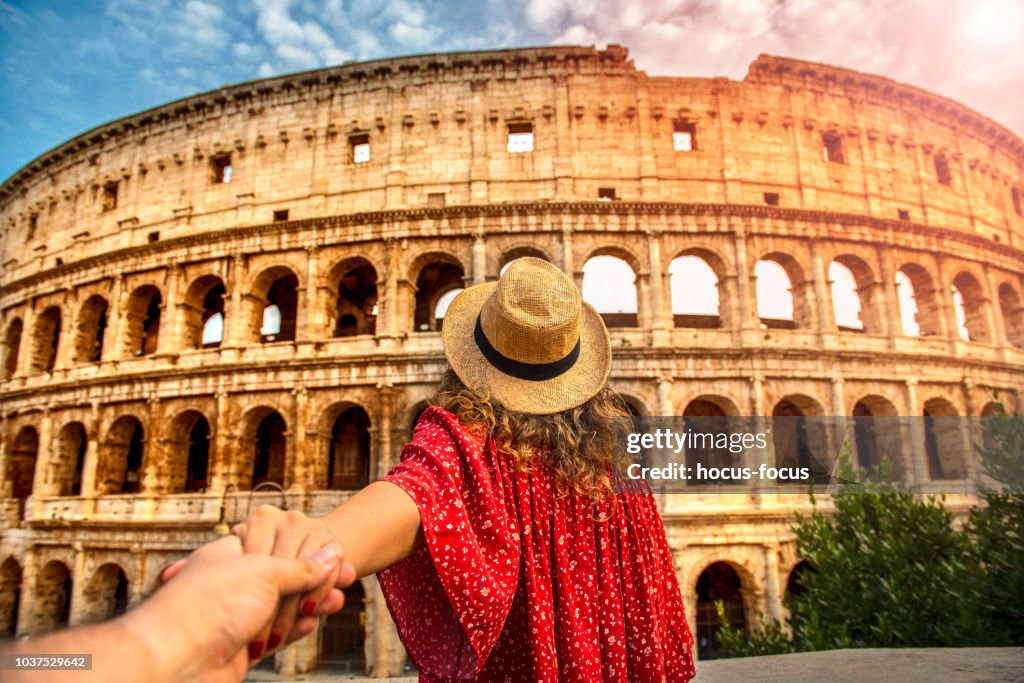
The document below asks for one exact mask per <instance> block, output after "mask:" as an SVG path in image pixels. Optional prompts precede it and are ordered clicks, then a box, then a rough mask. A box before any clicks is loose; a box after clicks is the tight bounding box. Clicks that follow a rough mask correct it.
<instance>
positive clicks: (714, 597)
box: [694, 560, 753, 660]
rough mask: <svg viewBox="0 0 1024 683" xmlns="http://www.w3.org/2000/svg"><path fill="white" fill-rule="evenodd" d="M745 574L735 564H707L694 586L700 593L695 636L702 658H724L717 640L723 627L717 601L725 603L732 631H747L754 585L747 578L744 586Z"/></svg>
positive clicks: (724, 562)
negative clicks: (717, 609) (716, 607)
mask: <svg viewBox="0 0 1024 683" xmlns="http://www.w3.org/2000/svg"><path fill="white" fill-rule="evenodd" d="M744 574H746V572H743V571H742V568H741V567H738V566H736V565H735V564H733V563H732V562H728V561H723V560H718V561H715V562H712V563H710V564H708V565H706V566H705V567H704V569H703V570H701V572H700V574H699V575H698V576H697V581H696V585H695V586H694V588H695V592H696V594H697V623H696V624H695V628H694V636H695V638H696V640H697V642H696V645H697V656H698V658H699V659H701V660H709V659H717V658H718V657H720V656H721V642H720V641H719V640H718V631H719V630H720V629H721V625H720V623H719V620H718V613H717V611H716V609H715V602H716V601H719V600H721V601H722V603H723V606H724V607H725V614H726V616H727V617H728V619H729V624H730V625H731V626H732V627H733V628H738V629H740V630H743V631H747V611H748V609H749V607H750V606H749V604H748V603H749V602H750V598H751V591H752V588H753V583H752V578H750V577H747V582H746V583H745V582H744V576H743V575H744Z"/></svg>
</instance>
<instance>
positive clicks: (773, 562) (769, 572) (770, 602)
mask: <svg viewBox="0 0 1024 683" xmlns="http://www.w3.org/2000/svg"><path fill="white" fill-rule="evenodd" d="M764 564H765V602H766V603H767V607H768V614H767V617H768V619H769V621H770V620H775V621H779V622H783V621H785V609H784V608H783V605H782V594H783V592H784V589H783V588H782V585H781V584H782V581H781V577H780V576H779V549H778V547H777V546H774V545H768V546H765V548H764Z"/></svg>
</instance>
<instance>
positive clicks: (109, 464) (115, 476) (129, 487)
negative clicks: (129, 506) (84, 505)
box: [96, 415, 145, 496]
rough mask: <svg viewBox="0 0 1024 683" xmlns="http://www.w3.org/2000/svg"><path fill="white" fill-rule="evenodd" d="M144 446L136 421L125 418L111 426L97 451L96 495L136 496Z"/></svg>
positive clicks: (128, 416)
mask: <svg viewBox="0 0 1024 683" xmlns="http://www.w3.org/2000/svg"><path fill="white" fill-rule="evenodd" d="M144 444H145V435H144V432H143V430H142V423H141V422H139V420H138V419H137V418H135V417H133V416H131V415H125V416H122V417H119V418H118V419H117V420H116V421H115V422H114V424H113V425H111V427H110V430H109V431H108V432H107V438H106V439H104V440H103V443H101V444H100V448H99V458H98V462H97V465H96V493H97V494H98V495H101V496H105V495H113V494H119V493H138V492H139V485H140V478H141V475H142V457H143V449H144Z"/></svg>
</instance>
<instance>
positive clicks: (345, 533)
mask: <svg viewBox="0 0 1024 683" xmlns="http://www.w3.org/2000/svg"><path fill="white" fill-rule="evenodd" d="M322 521H323V522H324V524H326V525H327V528H328V529H330V531H331V532H332V533H334V535H335V536H337V537H338V540H339V541H341V544H342V547H344V548H345V559H346V560H347V561H349V562H351V563H352V566H353V567H355V570H356V576H358V577H362V576H366V575H368V574H375V573H377V572H378V571H380V570H381V569H384V568H386V567H390V566H391V565H393V564H394V563H396V562H399V561H401V560H403V559H405V558H406V557H408V556H409V554H410V553H411V552H412V551H413V550H414V549H415V548H416V546H417V544H418V543H419V542H422V541H421V534H420V513H419V509H418V508H417V507H416V503H414V502H413V500H412V498H410V497H409V494H407V493H406V492H405V491H403V490H402V489H401V488H399V487H398V486H396V485H395V484H392V483H390V482H387V481H377V482H374V483H372V484H370V485H369V486H367V487H366V488H365V489H363V490H362V491H360V492H359V493H357V494H355V495H354V496H352V497H351V498H349V499H348V500H347V501H345V502H344V503H342V504H341V505H339V506H338V507H337V508H335V509H334V510H333V511H332V512H330V513H328V514H327V515H325V516H324V517H323V518H322Z"/></svg>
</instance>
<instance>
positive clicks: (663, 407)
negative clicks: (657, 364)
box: [657, 377, 675, 417]
mask: <svg viewBox="0 0 1024 683" xmlns="http://www.w3.org/2000/svg"><path fill="white" fill-rule="evenodd" d="M657 410H658V415H660V416H662V417H670V416H672V415H675V408H674V407H673V405H672V380H671V379H669V378H667V377H662V378H661V379H659V380H658V407H657Z"/></svg>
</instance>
